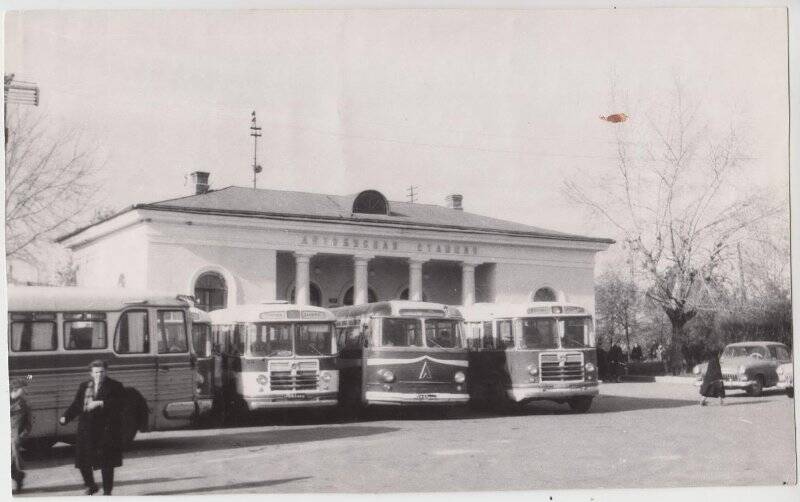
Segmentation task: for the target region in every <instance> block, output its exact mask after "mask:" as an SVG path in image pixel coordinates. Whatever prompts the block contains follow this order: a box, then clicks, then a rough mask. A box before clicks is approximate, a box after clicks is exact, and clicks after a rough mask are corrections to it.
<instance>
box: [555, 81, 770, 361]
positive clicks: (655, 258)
mask: <svg viewBox="0 0 800 502" xmlns="http://www.w3.org/2000/svg"><path fill="white" fill-rule="evenodd" d="M663 103H664V104H663V105H661V104H660V103H659V104H658V105H656V106H654V107H653V108H652V109H651V110H649V111H648V112H644V113H642V114H635V113H631V114H630V118H629V120H628V121H627V122H625V123H620V124H614V125H610V126H609V127H613V128H614V129H615V131H614V134H615V138H614V139H615V142H614V144H615V149H616V152H615V157H616V161H615V162H614V165H613V167H612V168H611V169H610V170H604V169H598V170H595V171H593V172H583V173H579V174H578V175H576V176H575V177H573V178H572V179H569V180H567V181H566V182H565V187H564V188H565V193H566V195H567V196H568V197H570V198H571V199H573V200H574V201H577V202H579V203H581V204H583V205H585V206H586V207H588V208H589V209H590V210H591V211H592V212H594V213H595V214H596V215H598V216H600V217H602V218H603V219H605V220H606V221H608V222H610V223H611V224H612V225H613V226H614V227H615V228H616V229H617V230H618V231H619V233H620V234H621V235H622V240H623V242H624V245H625V246H627V247H628V248H629V250H630V252H631V253H632V255H633V256H634V259H635V264H636V269H637V272H638V278H639V280H642V281H643V285H644V289H645V292H646V295H647V297H648V298H649V299H650V300H651V301H653V302H654V303H655V304H657V305H658V306H659V307H660V308H661V309H663V311H664V312H665V313H666V315H667V317H668V318H669V320H670V323H671V328H672V329H671V335H672V336H671V344H670V345H671V356H672V360H673V361H674V362H676V364H679V358H680V354H681V347H682V344H683V343H684V339H683V338H684V337H683V328H684V326H685V325H686V323H688V322H689V321H690V320H691V319H692V318H694V317H695V315H696V314H697V312H698V309H701V308H713V306H714V300H715V297H716V292H717V288H718V285H719V284H721V283H723V282H724V281H725V274H724V272H723V270H722V266H723V264H725V263H728V262H729V261H730V260H731V259H732V257H733V256H735V253H736V249H737V243H738V242H739V240H740V239H741V238H742V237H743V236H744V234H745V231H746V229H748V228H749V227H751V226H752V225H753V224H754V223H756V222H759V221H760V220H762V219H764V218H766V217H768V216H770V215H773V214H775V213H776V212H778V211H779V210H780V208H779V206H778V205H775V204H774V202H772V203H771V202H769V199H768V197H766V196H765V195H763V194H761V193H758V192H756V191H754V190H752V189H749V188H748V187H747V186H745V185H744V183H741V182H740V180H739V178H740V177H738V176H737V173H738V172H739V170H740V168H741V167H743V166H744V165H745V163H746V162H747V161H748V160H750V159H748V158H747V157H746V156H745V154H744V153H743V151H742V150H743V147H742V141H741V140H740V138H739V137H738V136H737V130H736V127H735V126H733V125H731V126H730V127H728V128H726V130H725V131H723V132H721V133H720V132H716V131H714V130H713V129H712V128H711V127H709V126H708V125H707V124H704V123H702V122H701V119H700V117H701V113H700V111H701V108H702V107H701V106H700V103H699V102H698V101H697V100H692V99H689V98H688V97H687V93H686V92H685V91H684V89H683V87H682V86H681V84H680V82H676V84H675V88H674V91H673V92H672V95H671V96H670V97H669V99H666V100H664V101H663Z"/></svg>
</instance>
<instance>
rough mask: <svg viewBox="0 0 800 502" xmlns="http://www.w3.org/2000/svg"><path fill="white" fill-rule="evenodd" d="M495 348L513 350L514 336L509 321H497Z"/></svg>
mask: <svg viewBox="0 0 800 502" xmlns="http://www.w3.org/2000/svg"><path fill="white" fill-rule="evenodd" d="M497 335H498V336H497V348H498V349H513V348H514V335H513V330H512V329H511V321H497Z"/></svg>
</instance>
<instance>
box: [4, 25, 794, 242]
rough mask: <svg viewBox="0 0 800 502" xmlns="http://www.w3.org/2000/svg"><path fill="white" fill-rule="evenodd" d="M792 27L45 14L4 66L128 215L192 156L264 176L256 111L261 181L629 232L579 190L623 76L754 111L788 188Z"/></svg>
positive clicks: (598, 154) (761, 140)
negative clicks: (573, 182) (575, 177)
mask: <svg viewBox="0 0 800 502" xmlns="http://www.w3.org/2000/svg"><path fill="white" fill-rule="evenodd" d="M786 38H787V31H786V18H785V11H784V10H783V9H688V10H654V9H653V10H582V11H579V10H571V11H541V10H540V11H528V12H522V11H428V12H420V11H329V12H297V11H295V12H265V11H241V12H234V11H228V12H225V11H194V12H174V11H173V12H164V11H138V12H119V11H117V12H103V11H99V12H97V11H95V12H89V11H72V12H69V11H66V12H65V11H58V12H56V11H51V12H27V13H24V14H19V13H12V14H8V15H7V17H6V33H5V41H6V46H5V51H6V52H5V57H6V60H5V63H6V67H5V71H6V72H7V73H8V72H13V73H15V74H16V75H17V78H18V79H21V80H27V81H33V82H36V83H37V84H39V86H40V87H41V92H42V94H41V96H42V100H41V106H40V107H39V108H38V109H36V110H35V113H39V114H43V115H46V116H47V117H48V120H49V122H50V123H51V124H52V126H53V127H54V128H56V129H57V128H62V127H63V128H78V129H80V130H81V131H82V132H83V134H84V137H85V138H87V139H90V140H91V141H93V142H94V143H96V144H97V145H99V146H100V147H101V149H102V152H103V155H104V156H105V157H106V158H107V164H106V167H105V171H104V173H103V174H104V176H105V178H106V180H107V181H106V186H105V188H104V192H105V194H106V201H105V205H107V206H111V207H114V208H121V207H123V206H125V205H128V204H132V203H136V202H148V201H155V200H161V199H167V198H172V197H176V196H180V195H185V194H186V193H187V192H188V190H189V188H188V187H187V186H184V175H185V174H187V173H189V172H191V171H194V170H204V171H210V172H211V185H212V188H222V187H224V186H228V185H239V186H249V185H250V184H251V170H250V165H251V162H252V150H253V145H252V138H251V137H250V136H249V132H250V131H249V129H248V128H249V126H250V112H251V111H252V110H256V112H257V114H258V118H259V125H261V126H262V127H263V131H262V132H263V138H262V140H261V141H260V144H259V163H260V164H262V165H263V166H264V172H263V173H262V174H261V175H260V176H259V187H262V188H276V189H282V190H299V191H310V192H321V193H332V194H347V193H353V192H356V191H359V190H362V189H365V188H375V189H378V190H380V191H381V192H383V193H384V194H386V195H387V196H388V197H389V198H390V199H391V200H405V198H406V188H407V187H408V186H409V185H412V184H413V185H415V186H417V187H419V188H418V190H419V192H420V199H419V201H420V202H425V203H434V204H443V203H444V198H445V196H446V195H447V194H449V193H461V194H463V195H464V207H465V209H466V210H468V211H472V212H476V213H480V214H485V215H489V216H493V217H498V218H503V219H509V220H514V221H518V222H521V223H526V224H530V225H536V226H540V227H545V228H551V229H554V230H561V231H568V232H576V233H585V234H589V235H600V236H609V237H616V236H615V235H613V232H612V231H611V230H610V229H605V228H602V227H597V226H596V224H594V223H590V222H589V221H588V220H587V219H586V218H585V213H583V212H582V210H581V209H580V208H576V207H575V206H574V205H572V204H571V203H569V202H567V201H565V200H564V197H563V195H562V193H561V191H560V186H561V183H562V179H563V176H564V173H566V172H570V171H571V170H573V169H574V168H576V167H582V168H586V167H587V166H592V165H597V166H601V165H608V164H609V163H613V162H614V160H613V159H614V151H613V127H618V126H615V125H612V124H609V123H607V122H604V121H601V120H600V119H599V118H598V116H599V115H606V114H610V113H616V112H626V111H628V112H630V110H622V109H612V108H611V107H610V103H611V99H610V98H611V94H610V93H611V82H612V81H613V82H614V83H615V86H616V87H617V89H618V90H619V91H621V92H624V93H626V94H628V95H629V97H630V100H632V101H633V102H636V103H639V104H642V103H648V100H653V99H659V96H663V93H664V92H665V91H667V90H668V89H669V87H670V86H671V85H672V81H673V78H674V77H675V76H678V77H680V78H681V79H682V81H683V82H684V83H685V84H686V85H687V86H688V87H689V90H690V91H691V92H692V93H693V94H695V95H697V96H701V97H702V99H703V102H704V106H705V108H706V110H705V114H706V116H707V117H708V118H709V119H710V120H711V122H712V123H715V124H717V125H720V124H723V125H724V124H727V123H728V121H730V119H731V118H732V117H734V118H736V120H738V121H740V122H743V123H745V124H746V126H747V131H748V138H747V139H748V143H749V145H750V149H751V152H752V155H753V156H754V157H755V160H754V161H753V164H752V168H751V170H750V171H749V172H750V176H752V177H753V180H754V181H757V182H758V183H762V184H768V185H770V186H772V187H774V189H775V190H776V193H778V192H785V190H786V187H788V151H787V149H788V146H787V145H788V138H787V131H788V91H787V44H786ZM640 119H641V117H637V116H635V115H632V116H631V119H630V121H631V122H634V121H636V120H640ZM780 195H781V196H785V193H781V194H780Z"/></svg>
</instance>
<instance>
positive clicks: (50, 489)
mask: <svg viewBox="0 0 800 502" xmlns="http://www.w3.org/2000/svg"><path fill="white" fill-rule="evenodd" d="M75 474H76V476H77V475H78V473H77V471H76V473H75ZM98 476H99V474H98ZM200 478H201V476H190V477H183V478H150V479H132V480H125V481H114V487H118V486H128V485H143V484H150V483H169V482H171V481H185V480H188V479H200ZM83 490H84V486H83V484H82V483H78V484H74V485H57V486H44V487H40V488H36V487H34V488H27V487H26V488H25V489H24V491H23V492H22V493H21V494H20V495H33V494H37V493H54V492H68V491H74V492H75V495H83Z"/></svg>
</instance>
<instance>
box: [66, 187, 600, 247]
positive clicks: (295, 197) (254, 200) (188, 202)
mask: <svg viewBox="0 0 800 502" xmlns="http://www.w3.org/2000/svg"><path fill="white" fill-rule="evenodd" d="M362 193H363V192H362ZM357 195H358V194H356V195H347V196H342V195H327V194H319V193H309V192H292V191H284V190H267V189H253V188H245V187H235V186H231V187H226V188H222V189H219V190H212V191H209V192H206V193H203V194H199V195H190V196H187V197H181V198H177V199H169V200H164V201H160V202H152V203H148V204H137V205H134V206H132V207H131V208H129V209H127V210H126V211H124V212H127V211H128V210H131V209H149V210H159V211H171V212H181V213H199V214H214V215H228V216H247V217H256V218H270V219H299V220H311V221H331V220H333V221H336V222H338V223H348V222H352V223H379V224H388V225H394V226H402V227H433V228H438V229H448V230H456V231H467V232H481V233H492V234H503V235H520V236H526V237H539V238H547V239H559V240H572V241H584V242H596V243H605V244H613V243H614V241H613V240H612V239H607V238H599V237H587V236H582V235H575V234H568V233H563V232H556V231H553V230H547V229H543V228H539V227H534V226H530V225H523V224H521V223H515V222H511V221H506V220H500V219H497V218H490V217H488V216H481V215H478V214H473V213H469V212H466V211H461V210H457V209H451V208H447V207H444V206H437V205H433V204H418V203H409V202H397V201H392V202H389V211H388V214H366V213H353V202H354V200H355V199H356V197H357ZM86 228H88V227H84V228H81V229H79V230H76V231H75V232H72V233H70V234H68V235H65V236H63V237H60V238H59V239H58V242H61V241H63V240H66V239H67V238H69V237H71V236H73V235H76V234H79V233H80V232H82V231H83V230H85V229H86Z"/></svg>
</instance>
